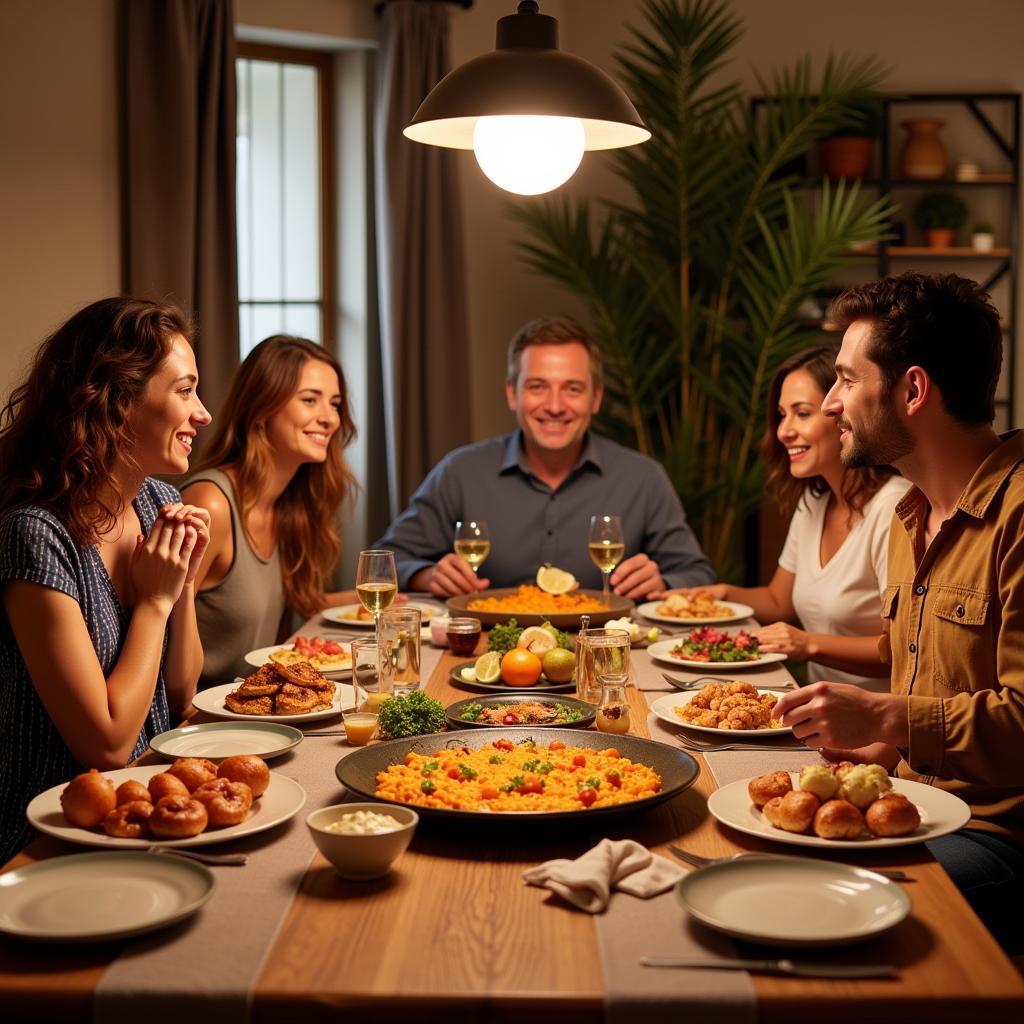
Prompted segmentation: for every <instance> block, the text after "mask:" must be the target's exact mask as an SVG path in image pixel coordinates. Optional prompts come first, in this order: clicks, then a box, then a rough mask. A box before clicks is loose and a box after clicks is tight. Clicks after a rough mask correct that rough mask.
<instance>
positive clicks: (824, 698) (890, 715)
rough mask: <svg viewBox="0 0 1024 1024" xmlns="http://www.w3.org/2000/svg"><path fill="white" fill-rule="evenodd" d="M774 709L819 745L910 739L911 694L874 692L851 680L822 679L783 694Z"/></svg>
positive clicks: (801, 735) (848, 747)
mask: <svg viewBox="0 0 1024 1024" xmlns="http://www.w3.org/2000/svg"><path fill="white" fill-rule="evenodd" d="M773 714H775V715H776V716H777V717H778V718H781V719H782V723H783V725H788V726H790V727H791V728H792V730H793V735H794V736H795V737H796V738H797V739H798V740H803V741H804V743H806V744H807V746H809V747H812V748H814V749H821V748H825V749H835V748H838V749H840V750H851V749H854V748H857V747H866V746H868V745H869V744H874V743H885V744H887V745H889V746H892V747H906V746H908V745H909V743H910V725H909V723H908V720H907V699H906V698H905V697H900V696H898V695H896V694H892V693H872V692H871V691H869V690H862V689H861V688H860V687H859V686H852V685H850V684H849V683H827V682H820V683H812V684H811V685H810V686H804V687H802V688H801V689H799V690H791V691H790V692H789V693H786V694H784V695H783V696H782V697H780V698H779V702H778V703H777V704H776V705H775V709H774V712H773Z"/></svg>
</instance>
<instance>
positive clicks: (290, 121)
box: [236, 44, 333, 358]
mask: <svg viewBox="0 0 1024 1024" xmlns="http://www.w3.org/2000/svg"><path fill="white" fill-rule="evenodd" d="M330 68H331V63H330V58H329V56H328V55H326V54H321V53H315V52H307V51H303V50H290V49H285V48H281V47H269V46H259V45H255V44H242V45H240V46H239V58H238V60H237V63H236V73H237V79H238V124H237V198H236V204H237V220H238V297H239V303H238V319H239V328H240V338H241V356H242V358H245V356H246V355H247V353H248V352H249V351H250V350H251V349H252V348H253V347H254V346H255V345H256V344H257V343H258V342H259V341H261V340H262V339H263V338H265V337H267V336H268V335H271V334H278V333H285V334H298V335H301V336H302V337H306V338H310V339H312V340H313V341H319V342H321V343H322V344H324V345H327V346H329V347H330V345H331V343H332V340H333V339H332V338H331V337H330V330H331V320H332V318H331V308H332V302H331V291H332V289H331V282H332V281H333V273H332V267H331V254H332V252H333V239H332V237H331V230H330V228H331V216H332V215H331V202H330V182H331V174H330V167H329V165H328V160H329V156H330V152H331V146H330V127H329V126H330V125H331V112H330V109H329V103H330V94H331V93H330V87H329V86H330V82H329V79H330Z"/></svg>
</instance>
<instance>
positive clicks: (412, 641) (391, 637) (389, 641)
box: [380, 608, 422, 697]
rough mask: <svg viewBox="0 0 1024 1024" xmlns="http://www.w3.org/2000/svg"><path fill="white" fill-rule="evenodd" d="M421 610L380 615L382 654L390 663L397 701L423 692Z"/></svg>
mask: <svg viewBox="0 0 1024 1024" xmlns="http://www.w3.org/2000/svg"><path fill="white" fill-rule="evenodd" d="M421 623H422V612H420V610H419V608H387V609H386V610H385V611H383V612H382V613H381V624H380V629H381V652H382V656H383V657H384V658H386V659H387V660H388V661H390V663H391V688H392V692H393V693H394V695H395V696H396V697H404V696H405V695H406V694H407V693H412V691H413V690H418V689H419V688H420V626H421Z"/></svg>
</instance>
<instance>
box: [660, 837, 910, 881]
mask: <svg viewBox="0 0 1024 1024" xmlns="http://www.w3.org/2000/svg"><path fill="white" fill-rule="evenodd" d="M667 847H668V849H669V850H670V851H671V853H672V854H673V855H674V856H676V857H678V858H679V859H680V860H681V861H684V862H685V863H687V864H692V865H693V867H695V868H706V867H708V865H710V864H724V863H725V862H726V861H730V860H746V859H747V858H749V857H760V858H762V859H764V858H768V859H770V860H776V859H778V858H779V857H785V858H786V859H787V860H790V859H792V858H790V857H787V855H786V854H784V853H757V852H755V851H753V850H743V851H741V852H740V853H731V854H729V855H728V856H726V857H702V856H701V855H700V854H699V853H690V851H689V850H684V849H683V848H682V847H681V846H675V845H674V844H672V843H668V844H667ZM865 870H866V871H873V872H874V873H875V874H876V875H884V876H885V877H886V878H888V879H891V880H892V881H893V882H909V881H910V876H909V875H908V874H907V873H906V872H905V871H898V870H896V869H889V868H886V869H882V868H865Z"/></svg>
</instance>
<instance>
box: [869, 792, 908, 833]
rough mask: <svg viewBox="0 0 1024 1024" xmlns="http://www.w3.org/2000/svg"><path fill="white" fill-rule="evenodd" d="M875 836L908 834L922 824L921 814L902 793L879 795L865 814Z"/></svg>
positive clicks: (870, 829)
mask: <svg viewBox="0 0 1024 1024" xmlns="http://www.w3.org/2000/svg"><path fill="white" fill-rule="evenodd" d="M864 821H865V822H866V823H867V826H868V831H869V832H870V833H871V834H872V835H874V836H908V835H910V833H911V832H915V831H916V830H917V829H918V827H919V826H920V824H921V814H920V812H919V811H918V809H917V807H915V806H914V804H912V803H911V802H910V801H909V800H908V799H907V798H906V797H905V796H904V795H903V794H902V793H887V794H886V795H885V796H882V797H879V798H878V799H877V800H876V801H875V802H874V803H873V804H872V805H871V806H870V807H869V808H868V809H867V811H866V813H865V814H864Z"/></svg>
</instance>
